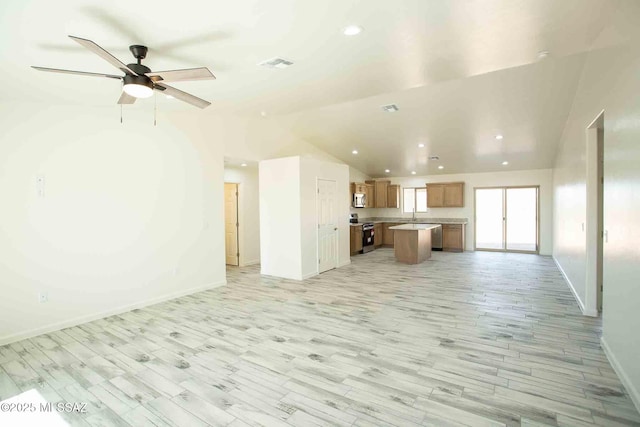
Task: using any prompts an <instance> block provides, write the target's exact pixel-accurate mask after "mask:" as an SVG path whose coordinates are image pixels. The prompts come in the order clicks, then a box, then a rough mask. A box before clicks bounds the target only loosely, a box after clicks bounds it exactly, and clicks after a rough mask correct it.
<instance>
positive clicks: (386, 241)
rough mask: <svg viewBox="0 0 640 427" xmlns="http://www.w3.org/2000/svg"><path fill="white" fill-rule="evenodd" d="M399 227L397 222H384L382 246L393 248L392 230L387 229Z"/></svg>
mask: <svg viewBox="0 0 640 427" xmlns="http://www.w3.org/2000/svg"><path fill="white" fill-rule="evenodd" d="M395 225H399V223H397V222H385V223H384V224H383V227H382V244H383V245H385V246H393V230H389V227H393V226H395Z"/></svg>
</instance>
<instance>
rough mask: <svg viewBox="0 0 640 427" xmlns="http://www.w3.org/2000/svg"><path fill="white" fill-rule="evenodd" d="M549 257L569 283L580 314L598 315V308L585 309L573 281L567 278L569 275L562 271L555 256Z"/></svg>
mask: <svg viewBox="0 0 640 427" xmlns="http://www.w3.org/2000/svg"><path fill="white" fill-rule="evenodd" d="M551 258H553V261H554V262H555V263H556V266H557V267H558V270H560V273H562V277H564V280H566V282H567V284H568V285H569V289H571V293H573V296H574V298H575V299H576V301H577V302H578V306H579V307H580V311H582V314H583V315H585V316H591V317H598V310H587V309H585V307H584V303H583V302H582V300H581V299H580V297H579V296H578V293H577V292H576V289H575V288H574V287H573V283H571V280H569V276H567V273H565V272H564V270H563V269H562V266H561V265H560V263H559V262H558V260H557V259H556V257H555V256H552V257H551Z"/></svg>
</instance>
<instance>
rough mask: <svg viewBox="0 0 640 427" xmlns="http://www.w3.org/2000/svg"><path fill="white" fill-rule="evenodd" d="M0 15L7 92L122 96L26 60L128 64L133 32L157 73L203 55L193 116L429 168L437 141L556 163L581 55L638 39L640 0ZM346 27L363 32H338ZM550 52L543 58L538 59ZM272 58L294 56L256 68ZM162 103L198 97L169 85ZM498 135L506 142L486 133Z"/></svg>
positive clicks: (99, 4) (43, 10)
mask: <svg viewBox="0 0 640 427" xmlns="http://www.w3.org/2000/svg"><path fill="white" fill-rule="evenodd" d="M0 20H1V21H0V71H1V72H2V74H3V76H4V80H5V86H4V87H3V91H1V92H0V100H2V102H19V101H22V102H37V103H50V104H70V105H79V106H87V105H101V106H102V105H112V104H115V102H116V100H117V98H118V96H119V90H120V89H119V83H118V82H117V81H110V80H106V79H104V80H101V79H93V78H85V77H79V76H70V75H56V74H49V73H40V72H37V71H35V70H31V69H30V68H29V66H30V65H40V66H45V67H54V68H68V69H74V70H86V71H94V72H105V73H114V72H117V71H116V70H114V69H112V68H111V67H110V65H109V64H107V63H106V62H104V61H103V60H101V59H100V58H98V57H97V56H95V55H93V54H91V53H90V52H88V51H86V50H85V49H83V48H82V47H81V46H79V45H77V44H76V43H74V42H73V41H72V40H70V39H68V38H67V37H66V36H67V35H68V34H71V35H75V36H79V37H84V38H89V39H91V40H94V41H95V42H96V43H98V44H100V45H101V46H103V47H104V48H106V49H107V50H109V51H111V52H112V53H113V54H114V55H116V56H117V57H118V58H120V59H121V60H122V61H123V62H125V63H128V62H133V61H132V60H133V58H132V57H131V56H130V53H129V51H128V46H129V45H130V44H146V45H148V46H149V48H150V52H149V55H148V57H147V60H145V61H144V63H145V64H146V65H147V66H149V67H150V68H152V69H153V70H156V71H158V70H165V69H175V68H185V67H197V66H207V67H209V68H210V69H211V70H212V71H213V72H214V74H216V76H217V77H218V80H216V81H202V82H189V83H181V84H178V83H176V84H175V86H176V87H178V88H180V89H183V90H187V91H189V92H192V93H193V94H194V95H197V96H200V97H202V98H205V99H208V100H211V101H212V102H213V104H212V106H211V107H209V108H208V109H207V110H204V111H203V112H200V111H199V110H195V109H194V113H193V114H215V113H217V112H225V113H235V114H243V115H247V114H248V115H255V116H259V114H260V112H261V111H266V112H267V113H268V116H267V119H269V120H277V121H279V122H280V123H282V124H283V125H284V126H288V127H290V129H291V130H292V131H293V132H294V133H295V134H297V135H298V136H300V137H302V138H305V139H308V140H309V141H310V142H312V143H314V144H315V145H317V146H319V147H321V148H322V149H324V150H326V151H327V152H329V153H330V154H332V155H333V156H335V157H338V158H340V159H342V160H344V161H346V162H347V163H349V164H352V165H354V166H355V167H357V168H359V169H361V170H363V171H364V172H366V173H368V174H371V175H374V176H379V175H380V174H383V173H384V172H383V170H384V168H390V169H392V171H393V173H395V174H396V175H406V173H407V171H409V170H417V171H418V172H419V173H421V174H422V173H431V172H436V171H437V170H433V169H432V168H433V166H434V165H429V164H428V162H426V161H425V158H426V156H427V155H433V154H437V155H439V156H440V157H441V160H442V164H443V165H444V166H445V168H446V169H444V171H446V172H462V171H466V172H474V171H487V170H498V169H500V168H502V166H501V165H499V162H501V161H502V160H503V159H504V160H508V161H509V162H510V165H509V167H512V168H517V169H523V168H534V167H535V168H537V167H551V166H552V162H553V158H554V156H555V144H556V143H557V141H558V139H559V137H560V135H561V132H562V129H563V127H564V121H565V120H566V116H567V113H568V111H569V108H570V105H571V102H572V99H573V91H574V89H575V85H576V82H577V81H578V79H579V76H580V71H581V67H582V64H583V61H584V59H585V52H587V51H588V50H589V49H592V48H597V47H603V46H609V45H614V44H617V43H621V42H624V41H627V40H628V39H629V38H631V37H637V36H638V28H639V27H640V25H639V24H640V2H639V1H637V0H562V1H559V0H475V1H474V0H449V1H447V0H396V1H388V0H367V1H349V0H322V1H309V0H270V1H264V0H262V1H260V0H234V1H228V0H225V1H222V0H206V1H205V0H202V1H194V0H185V1H182V2H179V3H174V4H171V5H170V6H165V5H163V4H161V3H158V2H157V1H154V2H151V1H143V0H138V1H134V2H132V1H124V0H115V1H109V2H104V1H98V0H61V1H55V2H54V1H50V0H4V1H3V2H1V4H0ZM349 24H357V25H360V26H362V27H363V28H364V32H363V33H362V34H360V35H358V36H354V37H346V36H344V35H342V33H341V29H342V28H343V27H345V26H346V25H349ZM541 50H548V51H549V52H550V57H549V58H548V59H546V60H544V61H542V62H538V60H537V53H538V52H539V51H541ZM274 56H282V57H284V58H286V59H289V60H292V61H294V62H295V64H294V65H293V66H291V67H289V68H288V69H285V70H269V69H264V68H261V67H258V66H256V64H257V63H258V62H260V61H262V60H265V59H269V58H272V57H274ZM7 82H8V84H7ZM152 102H153V101H152V100H145V101H144V102H139V103H138V104H140V105H136V108H148V107H149V106H150V105H152ZM387 103H397V104H398V105H399V107H400V111H399V112H398V113H395V115H393V116H392V115H384V113H382V112H381V110H380V108H379V107H380V106H381V105H383V104H387ZM158 104H159V108H163V109H179V110H188V109H192V108H193V107H191V106H189V105H186V104H182V103H179V102H178V101H175V100H173V101H169V100H166V99H164V98H163V97H159V99H158ZM498 132H499V133H503V134H504V136H505V139H504V140H503V141H502V143H498V142H497V141H495V139H494V138H493V136H494V135H495V134H496V133H498ZM419 142H424V143H425V144H426V145H427V147H426V148H425V149H422V151H418V150H417V147H416V145H417V143H419ZM354 147H357V148H358V149H359V150H360V154H359V155H358V156H357V157H354V156H352V155H351V154H350V152H351V149H353V148H354ZM396 171H398V173H396ZM400 171H402V172H400Z"/></svg>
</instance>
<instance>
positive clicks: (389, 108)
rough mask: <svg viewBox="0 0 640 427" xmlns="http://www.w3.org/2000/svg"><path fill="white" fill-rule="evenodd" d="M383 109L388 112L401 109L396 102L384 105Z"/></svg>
mask: <svg viewBox="0 0 640 427" xmlns="http://www.w3.org/2000/svg"><path fill="white" fill-rule="evenodd" d="M382 109H383V110H384V111H386V112H387V113H395V112H396V111H398V110H399V108H398V106H397V105H396V104H389V105H383V106H382Z"/></svg>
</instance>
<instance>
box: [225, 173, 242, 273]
mask: <svg viewBox="0 0 640 427" xmlns="http://www.w3.org/2000/svg"><path fill="white" fill-rule="evenodd" d="M224 247H225V253H226V257H225V259H226V263H227V264H229V265H238V258H239V256H240V253H239V251H238V184H229V183H226V182H225V183H224Z"/></svg>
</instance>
